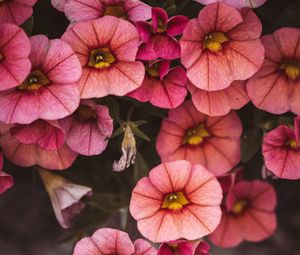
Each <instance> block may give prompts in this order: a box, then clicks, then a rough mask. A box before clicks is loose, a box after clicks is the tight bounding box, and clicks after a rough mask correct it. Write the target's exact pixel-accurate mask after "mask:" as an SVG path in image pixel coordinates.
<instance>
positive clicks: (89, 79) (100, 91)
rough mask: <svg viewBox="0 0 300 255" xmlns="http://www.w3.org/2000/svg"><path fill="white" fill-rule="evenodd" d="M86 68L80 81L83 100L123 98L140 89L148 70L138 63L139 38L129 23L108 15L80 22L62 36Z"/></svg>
mask: <svg viewBox="0 0 300 255" xmlns="http://www.w3.org/2000/svg"><path fill="white" fill-rule="evenodd" d="M62 38H63V39H64V40H65V41H66V42H68V43H69V44H70V45H71V46H72V47H73V49H74V51H75V52H76V54H77V56H78V57H79V59H80V62H81V65H82V67H83V74H82V77H81V79H80V80H79V82H78V85H79V89H80V93H81V98H93V97H104V96H106V95H109V94H112V95H117V96H124V95H126V94H127V93H129V92H131V91H133V90H135V89H137V88H138V87H140V86H141V84H142V82H143V79H144V75H145V69H144V66H143V64H142V63H141V62H138V61H135V58H136V53H137V49H138V44H139V35H138V33H137V30H136V28H135V27H134V25H132V24H131V23H129V22H128V21H126V20H123V19H119V18H116V17H112V16H105V17H102V18H99V19H97V20H92V21H87V22H79V23H77V24H75V25H74V26H72V27H71V28H69V29H68V30H67V31H66V32H65V34H64V35H63V37H62Z"/></svg>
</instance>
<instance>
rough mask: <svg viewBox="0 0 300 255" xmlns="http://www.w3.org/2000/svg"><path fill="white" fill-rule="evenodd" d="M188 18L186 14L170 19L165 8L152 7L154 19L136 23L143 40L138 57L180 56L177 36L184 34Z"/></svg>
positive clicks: (172, 57)
mask: <svg viewBox="0 0 300 255" xmlns="http://www.w3.org/2000/svg"><path fill="white" fill-rule="evenodd" d="M188 20H189V19H188V18H187V17H185V16H174V17H172V18H170V19H168V14H167V13H166V11H165V10H163V9H161V8H152V21H151V22H144V21H139V22H137V24H136V26H137V29H138V31H139V34H140V37H141V40H142V44H141V45H140V47H139V51H138V53H137V58H138V59H142V60H155V59H158V58H162V59H168V60H171V59H176V58H179V57H180V46H179V43H178V41H177V40H176V39H175V36H177V35H181V34H182V32H183V30H184V28H185V26H186V24H187V22H188Z"/></svg>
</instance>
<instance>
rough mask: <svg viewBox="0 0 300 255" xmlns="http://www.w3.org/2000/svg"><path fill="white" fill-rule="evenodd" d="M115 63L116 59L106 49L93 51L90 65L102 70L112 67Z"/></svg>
mask: <svg viewBox="0 0 300 255" xmlns="http://www.w3.org/2000/svg"><path fill="white" fill-rule="evenodd" d="M115 61H116V59H115V57H114V56H113V54H112V53H111V52H110V50H109V49H108V48H106V47H105V48H100V49H96V50H92V51H91V53H90V59H89V63H88V65H89V66H90V67H95V68H99V69H102V68H107V67H110V65H111V64H113V63H114V62H115Z"/></svg>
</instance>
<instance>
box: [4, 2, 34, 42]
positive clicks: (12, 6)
mask: <svg viewBox="0 0 300 255" xmlns="http://www.w3.org/2000/svg"><path fill="white" fill-rule="evenodd" d="M36 2H37V0H1V1H0V23H6V22H9V23H14V24H16V25H21V24H23V23H24V22H25V21H26V20H27V19H28V18H29V17H30V16H31V15H32V12H33V10H32V6H33V5H35V3H36ZM0 38H1V37H0Z"/></svg>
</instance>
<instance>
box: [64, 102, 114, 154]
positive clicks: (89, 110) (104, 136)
mask: <svg viewBox="0 0 300 255" xmlns="http://www.w3.org/2000/svg"><path fill="white" fill-rule="evenodd" d="M59 124H60V126H61V127H62V128H63V129H64V131H65V133H66V142H67V144H68V145H69V147H70V148H71V149H72V150H73V151H76V152H78V153H80V154H83V155H87V156H91V155H98V154H101V153H102V152H103V151H104V150H105V148H106V146H107V143H108V138H109V137H110V136H111V134H112V131H113V120H112V118H111V117H110V115H109V110H108V108H107V107H106V106H102V105H97V104H95V103H94V102H93V101H92V100H82V101H81V103H80V106H79V108H78V109H77V110H76V111H75V113H74V114H72V115H71V116H68V117H67V118H65V119H62V120H60V121H59Z"/></svg>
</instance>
